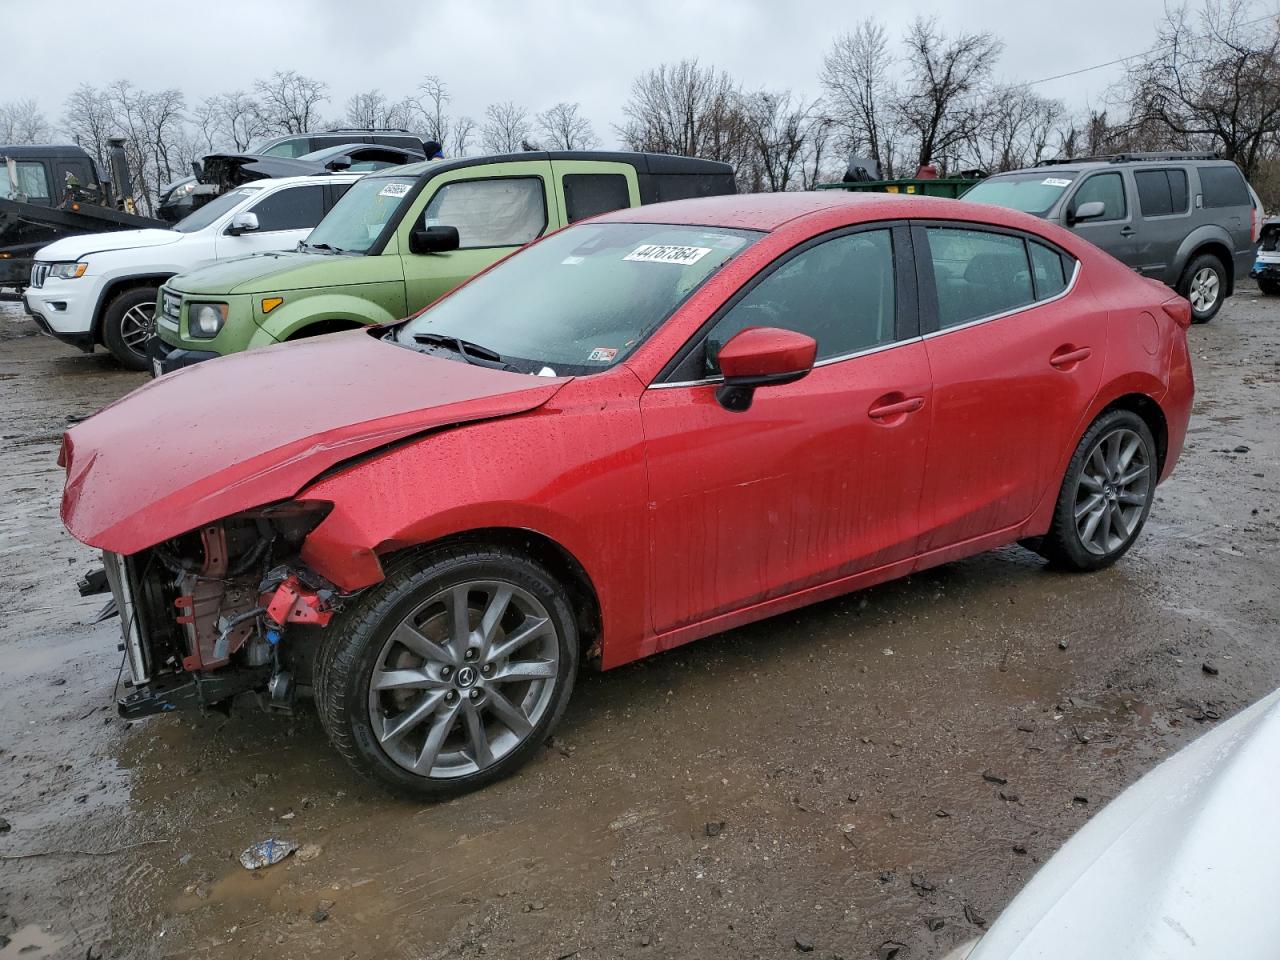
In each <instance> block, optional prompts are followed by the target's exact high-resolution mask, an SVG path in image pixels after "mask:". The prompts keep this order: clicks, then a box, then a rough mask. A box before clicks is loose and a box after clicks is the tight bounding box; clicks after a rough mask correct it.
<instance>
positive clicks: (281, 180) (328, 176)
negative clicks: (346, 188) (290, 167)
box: [231, 173, 363, 190]
mask: <svg viewBox="0 0 1280 960" xmlns="http://www.w3.org/2000/svg"><path fill="white" fill-rule="evenodd" d="M362 176H363V174H360V173H325V174H318V175H317V176H314V177H269V178H265V179H262V180H250V181H248V182H246V183H238V184H236V185H235V186H234V187H232V188H231V189H232V190H239V189H240V188H241V187H282V186H286V185H293V184H296V183H355V182H356V181H357V180H359V179H360V178H361V177H362Z"/></svg>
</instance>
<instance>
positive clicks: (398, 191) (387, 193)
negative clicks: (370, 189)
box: [378, 183, 409, 197]
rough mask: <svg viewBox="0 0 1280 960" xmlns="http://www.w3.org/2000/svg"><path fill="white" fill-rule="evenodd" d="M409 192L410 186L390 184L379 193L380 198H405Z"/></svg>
mask: <svg viewBox="0 0 1280 960" xmlns="http://www.w3.org/2000/svg"><path fill="white" fill-rule="evenodd" d="M408 192H409V184H407V183H388V184H387V185H386V186H385V187H383V188H382V189H381V190H379V191H378V196H380V197H403V196H404V195H405V194H407V193H408Z"/></svg>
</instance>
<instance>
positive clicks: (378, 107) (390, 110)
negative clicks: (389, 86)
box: [342, 90, 416, 130]
mask: <svg viewBox="0 0 1280 960" xmlns="http://www.w3.org/2000/svg"><path fill="white" fill-rule="evenodd" d="M415 109H416V104H414V103H413V101H411V100H409V99H408V98H406V99H403V100H391V99H389V98H388V97H387V96H385V95H384V94H383V93H382V92H381V91H379V90H367V91H365V92H364V93H356V94H353V95H352V96H351V97H350V98H349V99H348V100H347V104H346V115H345V116H344V117H343V121H342V122H343V123H344V124H345V125H347V126H349V127H356V128H358V129H361V130H379V129H390V128H401V129H406V130H407V129H408V128H409V126H410V125H411V120H410V117H411V115H412V113H413V112H414V110H415Z"/></svg>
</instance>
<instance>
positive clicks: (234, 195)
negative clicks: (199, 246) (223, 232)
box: [173, 187, 259, 233]
mask: <svg viewBox="0 0 1280 960" xmlns="http://www.w3.org/2000/svg"><path fill="white" fill-rule="evenodd" d="M258 189H259V188H258V187H240V188H239V189H237V190H232V191H231V192H230V193H224V194H222V195H221V196H218V197H214V198H213V199H212V200H210V201H209V202H208V203H206V204H205V205H204V206H203V207H201V208H200V209H198V210H193V211H192V212H191V213H190V214H188V215H187V216H185V217H183V218H182V219H181V220H179V221H178V222H177V223H175V224H174V225H173V229H175V230H177V231H178V232H179V233H195V232H196V231H197V230H203V229H204V228H205V227H207V226H208V225H209V224H211V223H213V221H215V220H217V219H218V218H219V217H220V216H222V215H223V214H224V213H226V212H227V211H228V210H231V209H232V208H234V207H238V206H239V205H240V204H241V203H242V202H243V201H244V199H245V197H252V196H253V195H254V194H255V193H257V192H258Z"/></svg>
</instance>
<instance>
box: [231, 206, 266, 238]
mask: <svg viewBox="0 0 1280 960" xmlns="http://www.w3.org/2000/svg"><path fill="white" fill-rule="evenodd" d="M257 229H258V215H257V214H256V213H249V212H246V213H237V214H236V215H235V216H234V217H232V218H231V225H230V226H228V227H227V233H229V234H231V236H233V237H238V236H240V234H242V233H253V232H254V231H255V230H257Z"/></svg>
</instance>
